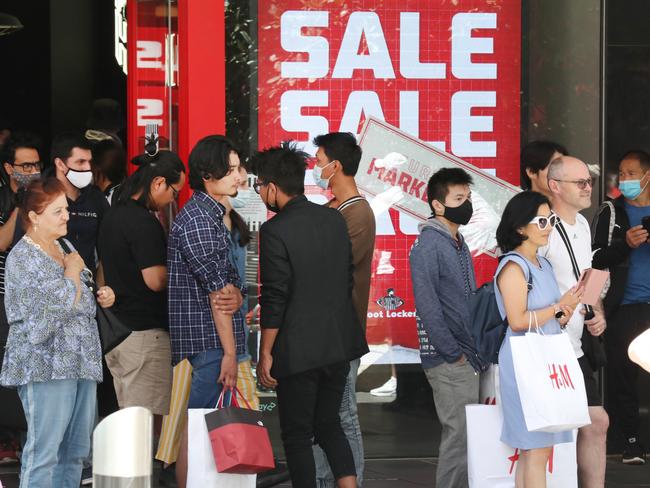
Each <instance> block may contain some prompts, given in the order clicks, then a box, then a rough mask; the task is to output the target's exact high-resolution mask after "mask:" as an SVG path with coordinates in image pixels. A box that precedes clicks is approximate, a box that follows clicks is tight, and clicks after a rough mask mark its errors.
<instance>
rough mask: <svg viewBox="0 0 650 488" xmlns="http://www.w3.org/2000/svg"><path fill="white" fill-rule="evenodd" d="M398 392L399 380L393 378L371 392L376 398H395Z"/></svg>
mask: <svg viewBox="0 0 650 488" xmlns="http://www.w3.org/2000/svg"><path fill="white" fill-rule="evenodd" d="M396 392H397V378H395V377H394V376H391V377H390V379H389V380H388V381H387V382H386V383H384V384H383V385H381V386H378V387H377V388H374V389H372V390H370V394H371V395H374V396H381V397H383V396H393V395H394V394H395V393H396Z"/></svg>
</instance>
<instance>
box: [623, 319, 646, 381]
mask: <svg viewBox="0 0 650 488" xmlns="http://www.w3.org/2000/svg"><path fill="white" fill-rule="evenodd" d="M627 355H628V356H629V357H630V361H632V362H633V363H636V364H638V365H639V366H641V367H642V368H643V369H645V370H646V371H647V372H648V373H650V329H648V330H646V331H645V332H644V333H642V334H641V335H639V336H637V337H636V339H634V340H633V341H632V342H631V343H630V347H628V348H627Z"/></svg>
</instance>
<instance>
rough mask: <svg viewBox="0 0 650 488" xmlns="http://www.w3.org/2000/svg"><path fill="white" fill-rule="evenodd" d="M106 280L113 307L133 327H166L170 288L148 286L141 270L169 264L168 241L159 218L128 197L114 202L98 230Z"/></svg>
mask: <svg viewBox="0 0 650 488" xmlns="http://www.w3.org/2000/svg"><path fill="white" fill-rule="evenodd" d="M98 250H99V257H100V259H101V262H102V265H103V267H104V277H105V279H106V284H107V285H108V286H110V287H111V288H112V289H113V291H114V292H115V297H116V298H115V305H114V306H113V311H114V312H115V314H116V315H117V317H118V318H119V319H120V320H121V321H122V322H123V323H124V325H126V326H128V327H129V328H131V329H132V330H147V329H158V328H160V329H167V328H168V322H167V290H163V291H161V292H155V291H152V290H151V289H149V287H148V286H147V285H146V283H145V282H144V278H143V277H142V270H143V269H145V268H150V267H152V266H158V265H161V266H166V265H167V242H166V238H165V232H164V230H163V227H162V225H161V224H160V222H159V221H158V219H157V218H156V217H155V216H154V214H153V213H151V212H150V211H149V210H147V209H146V208H145V207H144V205H142V204H140V203H138V202H136V201H135V200H132V199H129V200H128V201H127V202H124V203H122V202H120V203H115V204H114V205H113V206H112V207H111V209H110V210H109V211H108V213H107V214H106V217H105V218H104V221H103V222H102V225H101V228H100V231H99V243H98Z"/></svg>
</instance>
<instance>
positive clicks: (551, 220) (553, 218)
mask: <svg viewBox="0 0 650 488" xmlns="http://www.w3.org/2000/svg"><path fill="white" fill-rule="evenodd" d="M559 221H560V219H559V218H558V216H557V215H555V214H551V215H549V216H548V217H545V216H543V215H538V216H537V217H535V218H534V219H533V220H531V221H530V222H528V223H529V224H537V227H538V228H539V230H544V229H546V228H547V227H548V226H549V225H550V226H551V227H555V226H556V225H557V223H558V222H559Z"/></svg>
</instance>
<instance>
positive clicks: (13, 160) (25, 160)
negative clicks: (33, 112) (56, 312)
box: [0, 132, 42, 460]
mask: <svg viewBox="0 0 650 488" xmlns="http://www.w3.org/2000/svg"><path fill="white" fill-rule="evenodd" d="M39 147H40V140H39V139H38V138H37V137H36V136H35V135H33V134H29V133H25V132H23V133H20V132H15V133H13V134H12V135H11V136H10V137H9V138H8V139H7V141H6V143H5V144H4V146H3V150H2V154H1V156H2V158H1V159H2V168H3V170H4V171H0V175H1V177H2V186H0V365H1V364H2V360H3V356H4V351H5V345H6V343H7V334H8V333H9V326H8V324H7V316H6V314H5V305H4V303H5V301H4V293H5V289H4V288H5V287H4V281H5V260H6V259H7V255H8V254H9V250H10V249H11V247H12V246H13V244H14V242H15V241H16V240H17V239H19V238H20V237H17V236H16V234H18V235H19V236H22V234H23V232H22V227H21V225H20V222H19V221H18V219H17V216H18V210H17V209H16V208H15V206H14V204H13V197H14V194H15V193H16V192H17V191H18V188H20V187H21V186H26V185H28V184H29V183H30V182H31V181H33V180H35V179H38V178H40V176H41V169H42V165H41V161H40V156H39ZM16 237H17V238H16ZM0 409H1V410H0V418H2V424H3V425H4V426H6V427H7V428H8V430H7V431H6V432H3V433H2V434H0V458H5V459H16V460H17V459H18V457H17V454H16V452H17V451H18V450H20V440H19V435H18V433H17V432H16V431H17V430H21V429H22V430H25V429H26V426H25V418H24V415H23V410H22V405H21V403H20V400H19V398H18V395H17V393H16V390H14V389H7V388H2V387H0Z"/></svg>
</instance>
